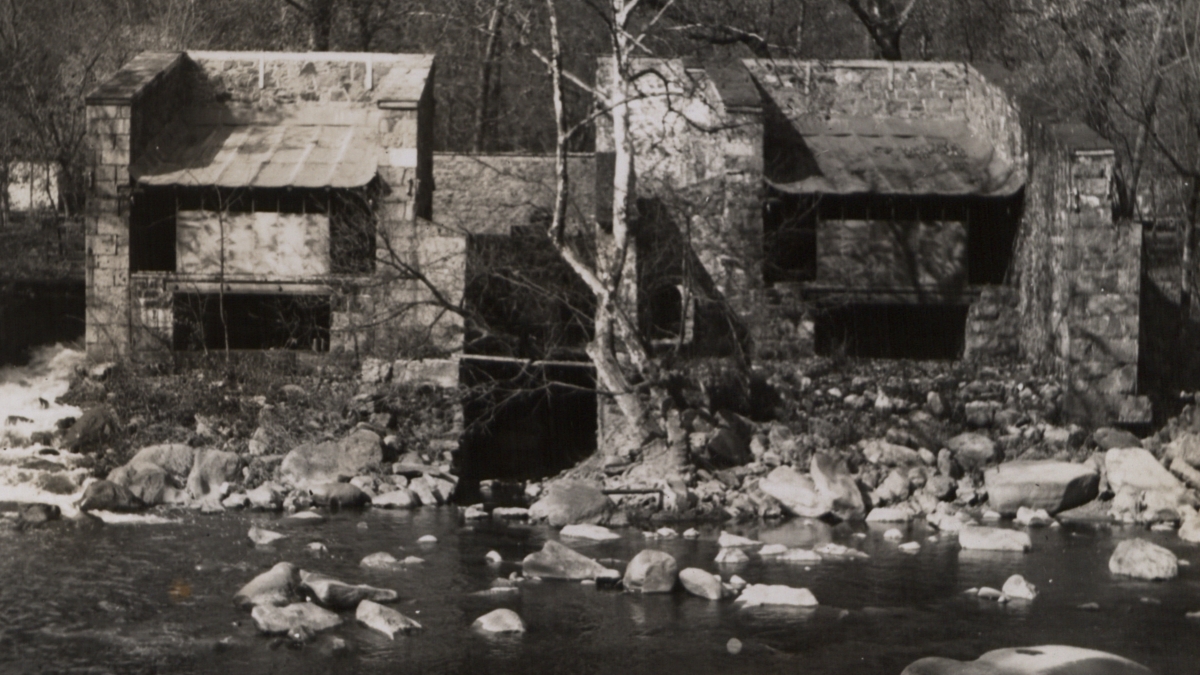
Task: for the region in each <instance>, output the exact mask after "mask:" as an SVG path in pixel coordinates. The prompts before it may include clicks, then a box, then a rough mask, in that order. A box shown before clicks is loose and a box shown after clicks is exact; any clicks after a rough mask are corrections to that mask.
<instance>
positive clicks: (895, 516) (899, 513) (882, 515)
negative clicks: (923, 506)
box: [867, 506, 912, 523]
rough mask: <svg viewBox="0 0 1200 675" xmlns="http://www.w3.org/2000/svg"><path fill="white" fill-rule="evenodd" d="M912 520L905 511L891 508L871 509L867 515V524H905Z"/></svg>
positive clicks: (910, 515)
mask: <svg viewBox="0 0 1200 675" xmlns="http://www.w3.org/2000/svg"><path fill="white" fill-rule="evenodd" d="M911 518H912V514H911V513H910V512H909V511H908V510H907V509H902V508H896V507H891V506H881V507H876V508H873V509H871V511H870V513H868V514H867V522H868V523H906V522H908V521H909V520H910V519H911Z"/></svg>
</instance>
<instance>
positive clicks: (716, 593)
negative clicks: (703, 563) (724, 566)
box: [679, 567, 724, 600]
mask: <svg viewBox="0 0 1200 675" xmlns="http://www.w3.org/2000/svg"><path fill="white" fill-rule="evenodd" d="M679 583H680V584H682V585H683V587H684V589H686V590H687V592H688V593H691V594H692V595H697V596H699V597H701V598H707V599H709V600H720V599H721V596H722V595H723V594H724V588H723V586H722V585H721V579H720V578H718V577H716V576H714V575H712V574H709V573H708V572H705V571H704V570H702V569H700V568H698V567H689V568H687V569H685V570H682V571H680V572H679Z"/></svg>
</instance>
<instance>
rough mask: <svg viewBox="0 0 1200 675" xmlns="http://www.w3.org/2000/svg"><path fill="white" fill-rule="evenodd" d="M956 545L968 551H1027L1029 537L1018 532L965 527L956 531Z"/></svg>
mask: <svg viewBox="0 0 1200 675" xmlns="http://www.w3.org/2000/svg"><path fill="white" fill-rule="evenodd" d="M958 545H959V546H961V547H962V548H964V549H966V550H968V551H1028V550H1029V549H1031V548H1033V542H1032V541H1031V540H1030V539H1029V535H1028V534H1027V533H1025V532H1021V531H1019V530H1005V529H1002V528H999V527H983V526H979V525H965V526H963V527H962V529H960V530H959V531H958Z"/></svg>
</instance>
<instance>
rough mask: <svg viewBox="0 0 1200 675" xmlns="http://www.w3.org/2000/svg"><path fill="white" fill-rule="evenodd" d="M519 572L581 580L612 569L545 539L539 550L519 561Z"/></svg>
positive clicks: (546, 577) (610, 572) (608, 573)
mask: <svg viewBox="0 0 1200 675" xmlns="http://www.w3.org/2000/svg"><path fill="white" fill-rule="evenodd" d="M521 572H522V573H523V574H524V575H525V576H527V577H541V578H543V579H566V580H568V581H582V580H584V579H596V578H598V577H604V576H608V575H610V574H612V571H611V570H609V569H608V568H606V567H604V566H603V565H601V564H600V563H598V562H596V561H595V560H592V559H591V558H589V557H587V556H585V555H583V554H582V553H578V552H576V551H574V550H572V549H570V548H567V547H566V546H564V545H563V544H560V543H559V542H557V541H553V540H551V541H547V542H546V544H545V546H543V547H542V550H541V551H538V552H537V553H530V554H529V555H527V556H525V559H524V560H522V561H521Z"/></svg>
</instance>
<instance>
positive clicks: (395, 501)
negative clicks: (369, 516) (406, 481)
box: [371, 488, 420, 509]
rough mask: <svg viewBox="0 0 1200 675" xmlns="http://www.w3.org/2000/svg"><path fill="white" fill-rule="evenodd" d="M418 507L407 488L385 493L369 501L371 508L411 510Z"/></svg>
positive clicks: (418, 503) (417, 502)
mask: <svg viewBox="0 0 1200 675" xmlns="http://www.w3.org/2000/svg"><path fill="white" fill-rule="evenodd" d="M419 505H420V502H419V501H418V500H417V499H416V498H415V497H414V496H413V493H412V492H411V491H410V490H409V489H408V488H400V489H398V490H392V491H391V492H385V493H383V494H381V495H379V496H377V497H375V498H374V499H372V500H371V506H375V507H379V508H382V509H411V508H412V507H414V506H419Z"/></svg>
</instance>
